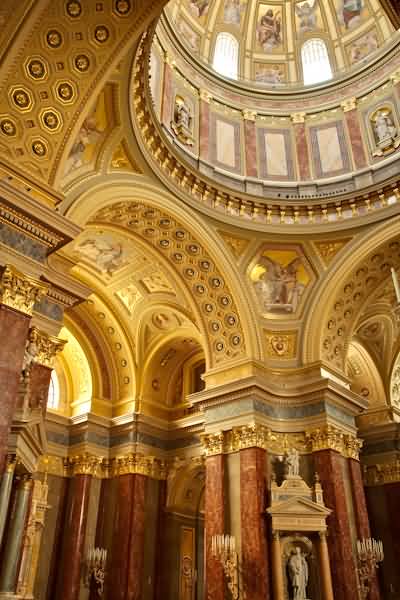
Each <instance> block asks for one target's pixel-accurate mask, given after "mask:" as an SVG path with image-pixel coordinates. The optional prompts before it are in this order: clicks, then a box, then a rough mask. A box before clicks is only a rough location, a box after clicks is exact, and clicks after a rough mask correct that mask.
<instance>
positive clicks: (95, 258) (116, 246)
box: [75, 233, 128, 275]
mask: <svg viewBox="0 0 400 600" xmlns="http://www.w3.org/2000/svg"><path fill="white" fill-rule="evenodd" d="M75 253H76V254H78V255H79V256H80V258H83V259H86V260H88V261H89V262H91V263H92V264H93V265H94V266H95V267H96V268H97V269H98V270H99V271H100V272H101V273H105V274H107V275H112V274H113V273H114V272H115V271H116V270H117V269H120V268H121V267H123V266H124V265H125V264H126V262H127V259H128V256H127V254H128V252H127V248H126V247H125V246H124V244H123V241H122V239H120V238H119V237H115V236H114V235H112V234H108V233H104V234H96V233H94V234H92V235H90V236H89V237H85V239H84V240H81V241H80V242H79V243H78V245H77V246H76V247H75Z"/></svg>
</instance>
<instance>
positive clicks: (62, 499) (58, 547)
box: [46, 477, 68, 600]
mask: <svg viewBox="0 0 400 600" xmlns="http://www.w3.org/2000/svg"><path fill="white" fill-rule="evenodd" d="M67 498H68V479H67V478H66V477H63V478H62V483H61V486H60V495H59V500H58V511H57V519H56V524H55V531H54V544H53V552H52V555H51V562H50V569H49V576H48V582H47V590H46V600H54V598H57V595H56V592H57V576H58V568H59V565H60V564H61V560H62V541H63V540H62V535H63V531H64V523H65V519H66V511H67Z"/></svg>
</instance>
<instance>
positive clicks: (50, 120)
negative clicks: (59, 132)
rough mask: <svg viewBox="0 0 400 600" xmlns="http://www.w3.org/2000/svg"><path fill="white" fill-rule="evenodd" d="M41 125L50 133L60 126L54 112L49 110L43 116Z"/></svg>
mask: <svg viewBox="0 0 400 600" xmlns="http://www.w3.org/2000/svg"><path fill="white" fill-rule="evenodd" d="M43 123H44V125H45V126H46V127H47V128H48V129H50V131H54V130H55V129H58V127H59V126H60V119H59V118H58V115H57V114H56V113H55V112H53V111H52V110H49V111H47V112H45V113H44V114H43Z"/></svg>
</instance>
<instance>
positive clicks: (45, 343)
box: [29, 327, 67, 368]
mask: <svg viewBox="0 0 400 600" xmlns="http://www.w3.org/2000/svg"><path fill="white" fill-rule="evenodd" d="M29 341H30V342H32V343H33V344H35V346H36V351H37V354H36V356H35V358H34V362H35V363H38V364H40V365H43V366H45V367H50V368H52V367H53V364H54V359H55V357H56V356H57V354H58V353H59V352H61V351H62V349H63V348H64V346H65V344H66V343H67V342H66V340H60V339H59V338H56V337H54V336H51V335H48V334H47V333H44V332H43V331H39V329H37V327H32V328H31V329H30V331H29Z"/></svg>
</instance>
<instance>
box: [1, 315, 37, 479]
mask: <svg viewBox="0 0 400 600" xmlns="http://www.w3.org/2000/svg"><path fill="white" fill-rule="evenodd" d="M30 319H31V318H30V316H29V315H26V314H23V313H21V312H18V311H16V310H13V309H11V308H8V307H7V306H4V305H0V338H1V340H2V343H1V344H0V382H1V384H0V386H1V410H0V475H1V474H2V473H3V470H4V466H5V460H6V455H7V442H8V434H9V431H10V428H11V423H12V420H13V416H14V413H15V409H16V405H17V399H18V389H19V380H20V377H21V370H22V363H23V359H24V353H25V343H26V339H27V337H28V331H29V323H30Z"/></svg>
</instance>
